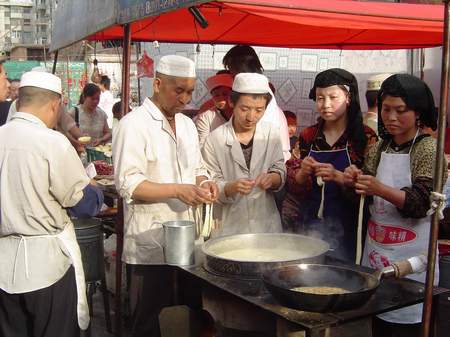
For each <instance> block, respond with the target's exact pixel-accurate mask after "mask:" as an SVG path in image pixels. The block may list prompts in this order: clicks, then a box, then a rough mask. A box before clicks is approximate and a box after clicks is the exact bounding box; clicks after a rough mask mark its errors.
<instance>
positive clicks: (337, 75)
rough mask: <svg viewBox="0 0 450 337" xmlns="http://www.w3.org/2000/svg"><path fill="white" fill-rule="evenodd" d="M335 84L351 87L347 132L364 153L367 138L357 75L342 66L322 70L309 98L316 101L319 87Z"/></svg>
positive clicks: (358, 148) (357, 148)
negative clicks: (341, 67)
mask: <svg viewBox="0 0 450 337" xmlns="http://www.w3.org/2000/svg"><path fill="white" fill-rule="evenodd" d="M333 85H346V86H348V87H349V92H350V105H349V107H348V109H347V134H348V137H349V140H350V141H351V142H352V143H353V145H354V147H355V149H356V150H357V151H358V152H360V153H363V152H364V150H365V148H366V144H367V138H366V134H365V132H364V124H363V119H362V113H361V107H360V105H359V92H358V81H357V80H356V78H355V76H354V75H353V74H352V73H350V72H348V71H347V70H344V69H340V68H333V69H328V70H325V71H322V72H321V73H318V74H317V76H316V78H315V80H314V86H313V87H312V88H311V91H310V92H309V98H310V99H312V100H314V101H316V89H317V88H327V87H331V86H333Z"/></svg>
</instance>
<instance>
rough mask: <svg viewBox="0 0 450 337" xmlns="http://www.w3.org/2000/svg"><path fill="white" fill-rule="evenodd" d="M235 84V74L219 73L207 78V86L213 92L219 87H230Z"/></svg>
mask: <svg viewBox="0 0 450 337" xmlns="http://www.w3.org/2000/svg"><path fill="white" fill-rule="evenodd" d="M232 86H233V76H231V74H219V75H214V76H211V77H210V78H208V79H207V80H206V87H207V88H208V91H209V92H211V91H213V90H214V89H216V88H217V87H228V88H231V87H232Z"/></svg>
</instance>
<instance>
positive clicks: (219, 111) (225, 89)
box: [194, 74, 233, 147]
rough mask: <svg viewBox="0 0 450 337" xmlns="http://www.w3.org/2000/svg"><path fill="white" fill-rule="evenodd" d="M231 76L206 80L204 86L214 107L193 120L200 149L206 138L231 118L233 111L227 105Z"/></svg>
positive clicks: (231, 81) (219, 76) (223, 75)
mask: <svg viewBox="0 0 450 337" xmlns="http://www.w3.org/2000/svg"><path fill="white" fill-rule="evenodd" d="M232 84H233V76H231V74H218V75H214V76H211V77H209V78H208V79H207V80H206V86H207V88H208V91H209V92H210V94H211V96H212V100H213V102H214V107H212V108H210V109H208V110H206V111H205V112H202V113H201V114H199V115H197V116H196V117H195V119H194V122H195V125H196V126H197V131H198V138H199V142H200V147H202V146H203V144H204V143H205V140H206V137H208V135H209V134H210V133H211V132H212V131H213V130H215V129H217V128H218V127H219V126H221V125H222V124H225V123H226V122H227V121H228V120H229V119H230V117H231V115H232V113H233V110H232V109H231V107H230V105H229V101H230V93H231V86H232Z"/></svg>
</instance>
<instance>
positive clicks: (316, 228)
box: [300, 146, 358, 263]
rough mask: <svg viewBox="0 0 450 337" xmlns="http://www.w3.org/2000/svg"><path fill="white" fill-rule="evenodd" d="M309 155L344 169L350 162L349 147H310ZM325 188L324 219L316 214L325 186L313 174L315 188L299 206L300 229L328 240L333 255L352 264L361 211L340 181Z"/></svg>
mask: <svg viewBox="0 0 450 337" xmlns="http://www.w3.org/2000/svg"><path fill="white" fill-rule="evenodd" d="M309 156H311V157H312V158H314V159H315V160H316V161H318V162H320V163H328V164H332V165H333V166H334V168H335V169H337V170H339V171H341V172H343V171H344V170H345V169H346V168H347V167H348V166H350V165H351V161H350V157H349V154H348V150H347V146H346V147H345V149H342V150H330V151H314V150H310V152H309ZM324 188H325V192H324V196H325V198H324V209H323V218H322V219H319V218H318V216H317V213H318V211H319V207H320V203H321V199H322V187H321V186H319V185H317V179H316V178H315V177H313V185H312V191H311V193H310V194H309V195H308V196H307V197H306V198H305V200H303V201H302V203H301V206H300V229H301V232H302V233H303V234H306V235H311V236H315V237H318V238H321V239H323V240H325V241H327V242H328V243H329V244H330V248H331V249H332V250H333V251H334V253H332V255H333V256H334V257H336V258H339V259H342V260H345V261H351V262H352V263H353V262H354V260H355V247H356V242H355V238H356V227H355V226H356V225H354V224H355V223H356V222H355V221H356V219H357V216H358V213H357V212H356V209H355V206H354V204H353V202H351V201H350V200H348V199H347V198H346V197H345V195H344V193H343V191H342V188H341V187H340V186H339V185H338V184H337V183H335V182H326V183H325V187H324Z"/></svg>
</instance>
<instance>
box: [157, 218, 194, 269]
mask: <svg viewBox="0 0 450 337" xmlns="http://www.w3.org/2000/svg"><path fill="white" fill-rule="evenodd" d="M162 225H163V227H164V258H165V261H166V263H167V264H171V265H178V266H189V265H193V264H194V262H195V259H194V249H195V224H194V222H192V221H168V222H164V223H163V224H162Z"/></svg>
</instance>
